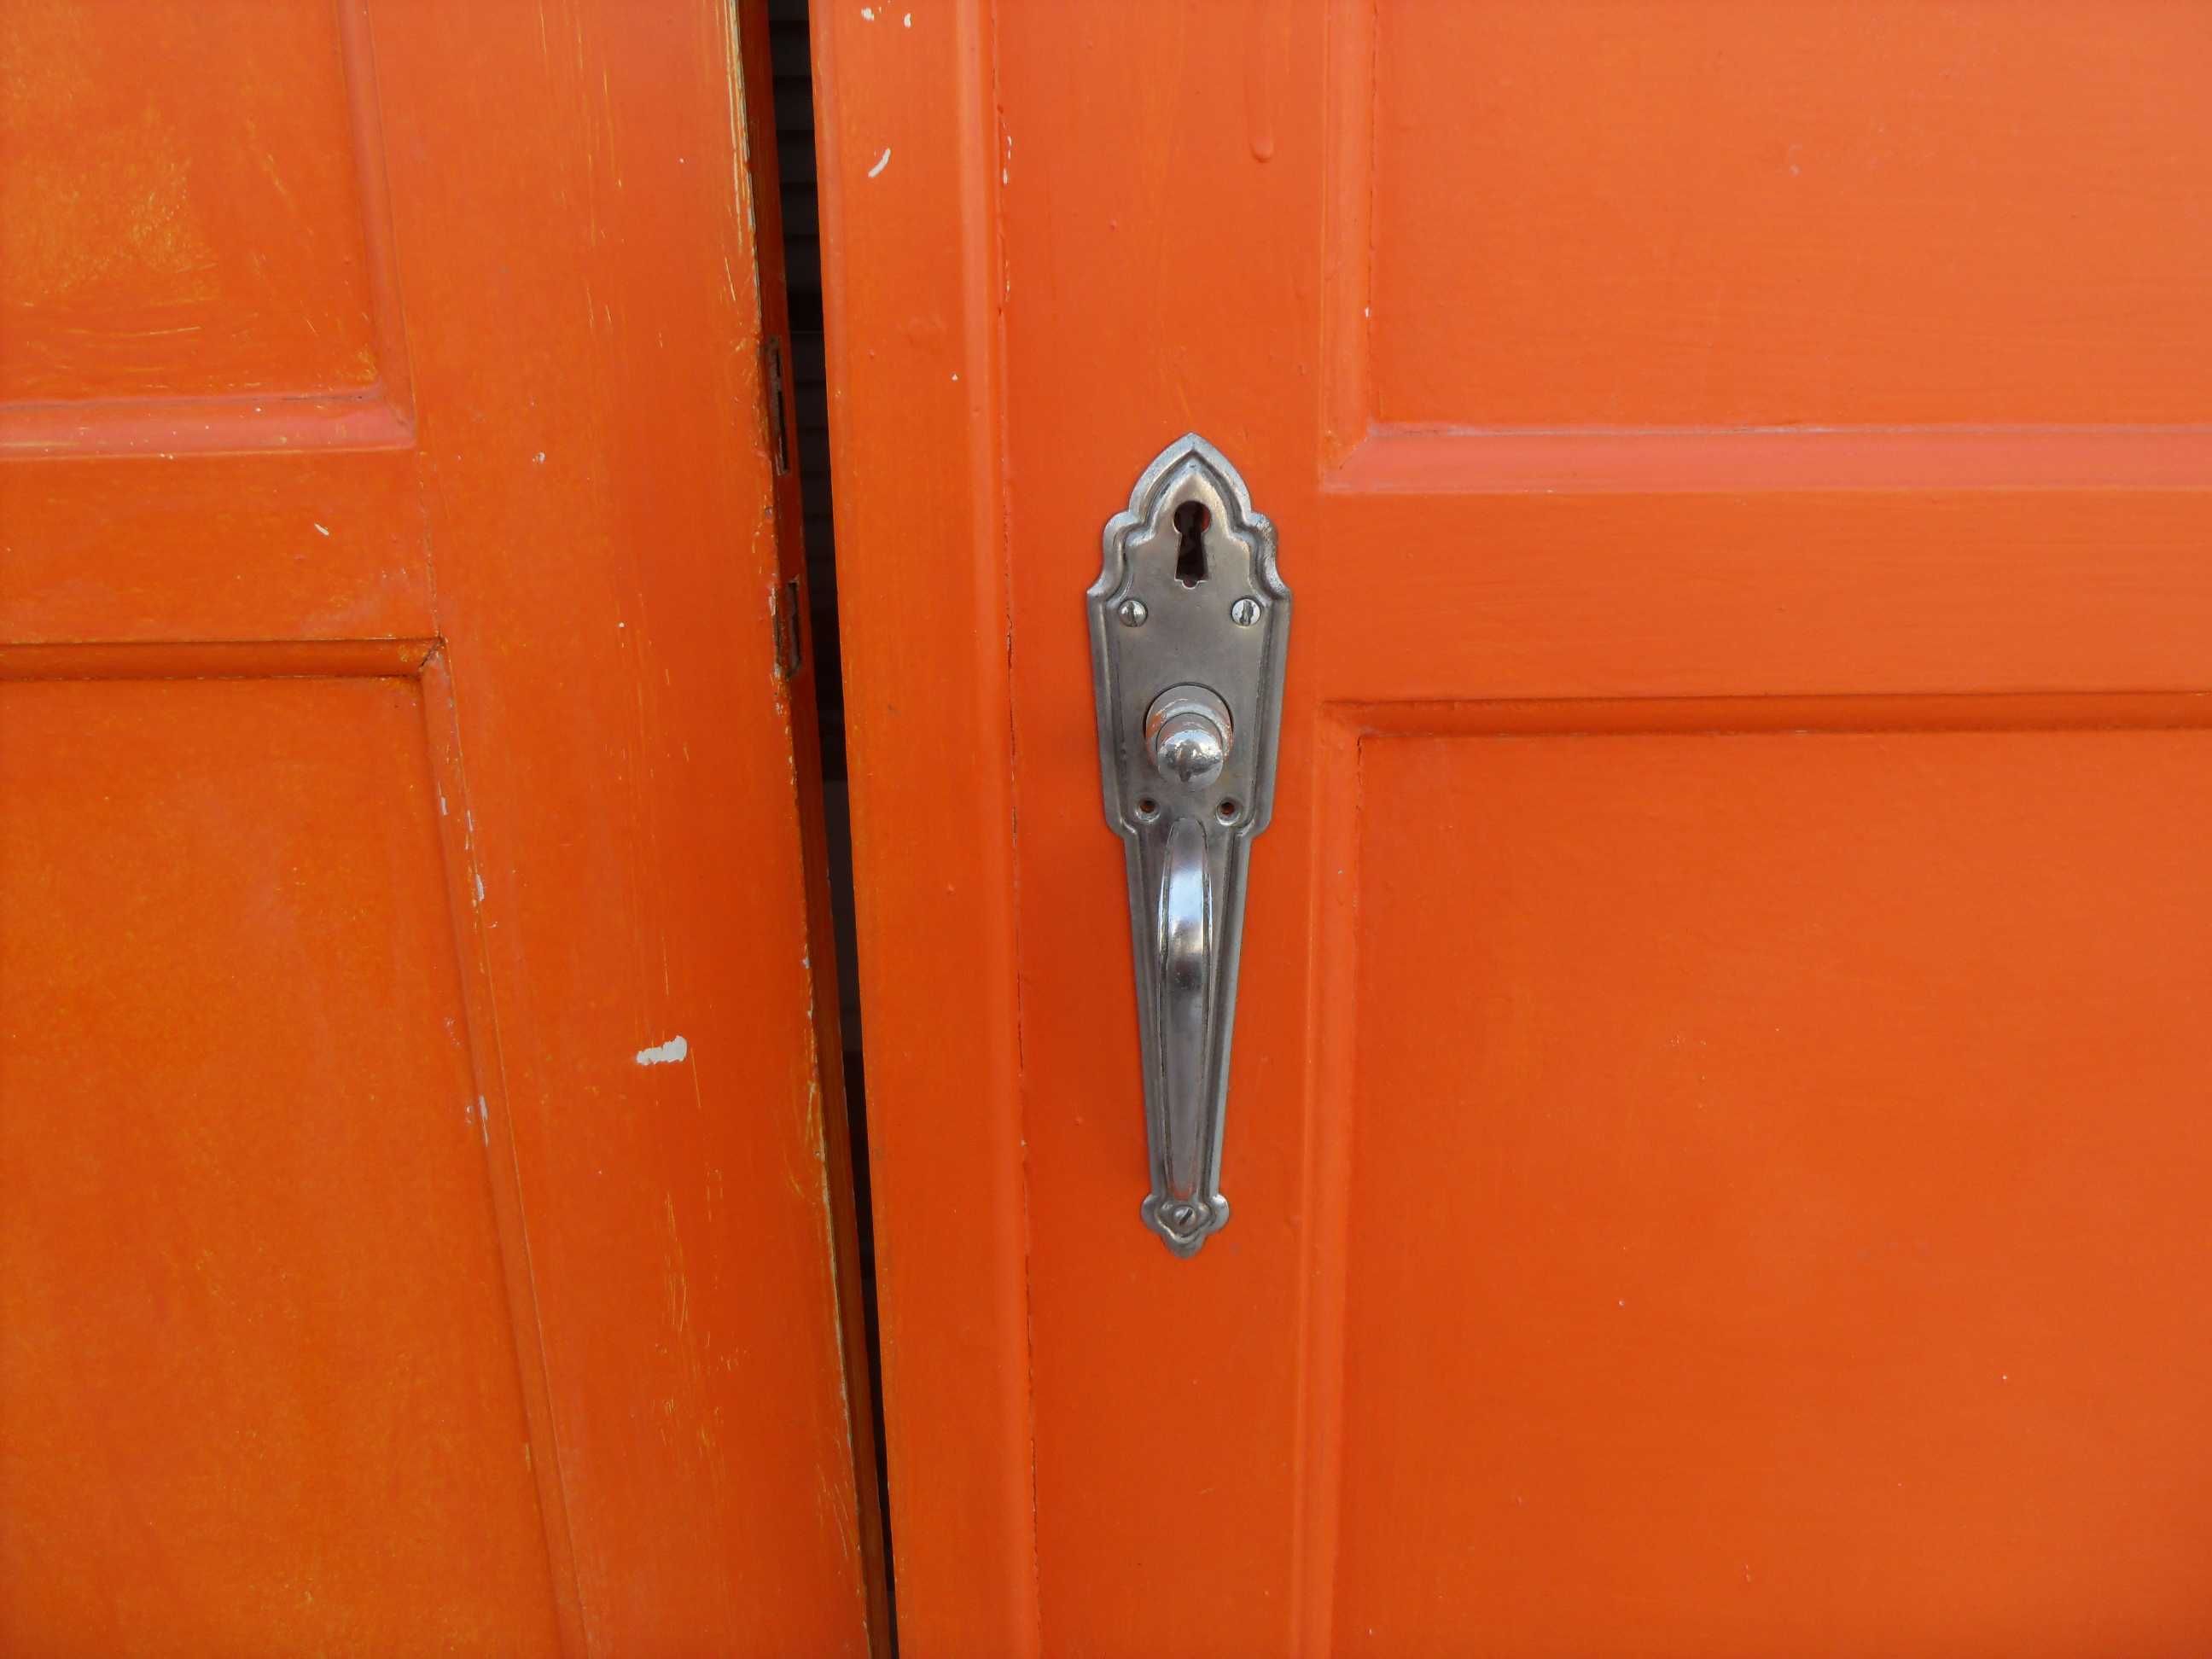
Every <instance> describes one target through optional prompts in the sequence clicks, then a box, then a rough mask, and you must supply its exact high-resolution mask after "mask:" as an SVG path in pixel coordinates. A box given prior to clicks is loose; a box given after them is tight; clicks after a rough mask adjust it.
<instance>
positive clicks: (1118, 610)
mask: <svg viewBox="0 0 2212 1659" xmlns="http://www.w3.org/2000/svg"><path fill="white" fill-rule="evenodd" d="M1114 614H1115V616H1117V617H1120V618H1121V626H1122V627H1124V628H1142V627H1143V626H1144V625H1145V618H1146V617H1149V616H1150V615H1152V612H1151V611H1147V610H1146V609H1145V602H1144V601H1143V600H1142V599H1124V600H1122V601H1121V604H1120V605H1116V606H1115V610H1114Z"/></svg>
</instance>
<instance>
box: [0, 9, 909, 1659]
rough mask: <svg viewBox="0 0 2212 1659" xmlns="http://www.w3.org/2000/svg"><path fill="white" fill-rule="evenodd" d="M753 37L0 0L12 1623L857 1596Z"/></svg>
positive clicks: (207, 1636)
mask: <svg viewBox="0 0 2212 1659" xmlns="http://www.w3.org/2000/svg"><path fill="white" fill-rule="evenodd" d="M759 22H760V19H759V18H758V17H757V16H753V15H750V14H748V16H747V18H746V23H745V32H744V39H743V40H742V41H740V40H739V39H738V25H737V23H736V21H735V20H734V19H733V16H732V13H731V11H730V10H729V9H728V8H726V6H724V5H722V4H720V3H711V0H654V3H631V0H604V3H602V0H550V3H548V4H545V5H543V6H538V5H531V6H524V5H513V4H506V3H488V4H474V3H472V4H468V5H458V6H457V5H444V4H430V3H413V0H342V3H331V0H282V3H279V0H195V3H192V4H174V5H153V4H137V3H132V0H110V3H96V0H94V3H59V0H54V3H48V0H8V3H5V4H0V100H4V101H0V442H4V445H5V447H6V450H7V455H6V458H5V459H4V460H0V641H4V644H0V670H4V671H5V676H6V678H5V680H4V683H0V1646H4V1647H5V1648H6V1649H8V1650H9V1651H11V1652H19V1653H62V1652H82V1653H121V1652H137V1651H161V1652H218V1651H221V1652H240V1653H245V1652H279V1651H311V1650H312V1651H333V1652H335V1651H346V1652H361V1653H408V1652H428V1651H433V1650H438V1651H445V1650H464V1651H484V1652H489V1651H501V1652H505V1651H547V1650H555V1649H562V1650H572V1651H574V1650H592V1651H597V1652H606V1653H625V1654H640V1653H651V1652H673V1651H684V1652H705V1651H722V1652H779V1653H829V1652H859V1651H864V1650H866V1648H867V1645H868V1636H869V1624H870V1618H869V1612H868V1607H867V1592H866V1584H867V1568H868V1563H867V1555H868V1546H867V1545H866V1544H865V1543H864V1542H863V1541H864V1539H865V1538H866V1537H867V1535H868V1533H869V1527H870V1521H869V1517H868V1505H867V1504H866V1502H865V1500H864V1499H863V1498H862V1497H861V1495H860V1494H861V1493H863V1492H867V1491H869V1490H870V1489H871V1487H872V1480H862V1479H857V1478H856V1465H857V1466H859V1467H860V1468H866V1466H867V1464H868V1462H869V1455H868V1451H867V1448H866V1441H865V1438H864V1436H865V1433H866V1421H867V1419H866V1401H865V1399H864V1398H863V1392H864V1391H863V1389H861V1388H860V1387H854V1388H852V1389H848V1386H847V1371H846V1368H845V1362H844V1360H843V1358H842V1337H843V1335H844V1334H845V1329H844V1321H843V1320H842V1319H841V1309H842V1310H843V1311H844V1313H845V1314H846V1315H848V1316H849V1315H851V1314H852V1304H851V1301H850V1299H849V1297H848V1296H847V1294H846V1289H847V1281H846V1277H845V1275H846V1274H847V1273H848V1272H849V1270H850V1267H851V1261H850V1257H849V1251H848V1244H849V1240H848V1239H847V1238H846V1237H843V1235H842V1229H843V1228H844V1226H845V1225H847V1218H845V1217H844V1216H843V1213H842V1208H841V1200H842V1181H843V1171H842V1147H841V1146H840V1143H839V1140H838V1134H839V1125H840V1122H841V1118H842V1106H841V1105H840V1103H839V1100H838V1094H837V1085H836V1070H835V1061H834V1058H833V1059H832V1060H830V1062H829V1069H828V1070H827V1071H825V1070H824V1067H823V1056H824V1055H828V1056H832V1057H834V1056H835V1055H836V1053H837V1046H836V1036H835V1032H834V1030H830V1029H829V1021H831V1020H832V1019H834V1017H835V1016H834V1013H833V1012H831V1011H833V1010H834V1009H835V1007H836V998H835V994H834V989H833V988H832V987H830V984H829V980H828V979H827V978H826V976H825V975H826V969H827V966H828V953H827V950H826V947H825V945H824V943H823V940H824V939H825V938H826V929H824V928H823V927H820V926H819V925H818V913H819V908H820V906H819V902H818V901H819V898H820V885H821V881H820V872H819V871H818V868H817V861H816V848H817V835H818V828H819V826H818V823H817V812H818V802H817V798H816V795H815V793H814V788H813V786H812V785H811V781H810V782H809V783H807V784H805V785H801V784H799V783H798V782H796V781H795V780H796V779H801V778H805V779H811V766H812V761H811V744H812V741H813V738H812V733H811V730H810V728H809V726H808V720H809V718H810V717H809V715H808V713H807V710H808V709H809V708H810V701H809V693H808V690H807V684H806V679H805V670H804V669H803V668H802V669H800V670H799V671H798V673H797V674H796V675H794V674H793V672H792V671H791V657H790V650H789V645H788V643H787V645H786V647H785V651H784V653H783V660H782V664H781V666H779V653H778V648H777V645H776V639H775V626H776V620H777V618H779V617H787V616H788V615H789V614H791V611H790V605H791V601H792V599H793V590H791V589H788V588H787V586H786V584H787V580H790V578H791V577H792V576H794V575H795V574H796V573H797V569H798V566H797V564H796V562H795V550H794V549H793V546H792V544H791V540H790V538H789V536H788V535H787V531H788V530H789V528H790V527H791V526H793V524H794V523H795V520H796V511H795V509H796V503H795V501H794V499H793V479H792V478H791V477H789V476H788V475H787V472H786V470H785V467H784V465H783V463H782V461H781V456H782V455H783V454H784V453H785V451H784V435H782V434H781V432H778V431H776V430H775V428H774V427H773V426H771V425H770V424H769V422H768V419H767V416H766V414H765V410H767V408H768V406H769V405H768V401H767V399H766V398H765V397H764V396H763V384H764V376H763V360H764V354H765V353H772V352H773V351H775V349H777V348H776V341H777V339H778V337H779V335H780V331H781V328H782V320H781V297H780V271H779V270H778V267H777V263H776V261H775V258H774V257H773V253H772V250H773V249H774V248H775V246H776V244H775V236H776V231H775V196H774V191H773V180H774V179H775V168H774V166H773V161H772V149H769V145H770V142H771V137H772V135H771V133H770V132H769V128H768V126H767V125H766V124H765V123H763V122H762V121H760V120H758V119H755V118H753V116H754V113H755V112H757V111H758V110H762V109H764V108H765V107H766V94H765V87H766V78H765V77H766V71H767V66H766V64H765V55H764V52H761V51H759V50H757V48H758V47H759V46H760V43H761V38H762V37H761V31H760V29H759V27H757V26H758V24H759ZM749 133H750V135H751V137H750V138H749V137H748V134H749ZM848 1394H849V1395H850V1396H851V1401H852V1402H853V1404H852V1406H848ZM853 1406H857V1407H859V1414H858V1415H857V1416H856V1415H855V1413H854V1409H853ZM856 1425H857V1426H856Z"/></svg>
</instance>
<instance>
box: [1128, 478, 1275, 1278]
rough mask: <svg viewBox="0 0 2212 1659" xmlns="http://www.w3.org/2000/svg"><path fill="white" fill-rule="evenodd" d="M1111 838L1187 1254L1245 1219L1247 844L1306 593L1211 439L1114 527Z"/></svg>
mask: <svg viewBox="0 0 2212 1659" xmlns="http://www.w3.org/2000/svg"><path fill="white" fill-rule="evenodd" d="M1087 599H1088V602H1089V606H1090V612H1091V670H1092V681H1093V689H1094V690H1095V691H1096V694H1097V704H1098V763H1099V770H1100V774H1101V778H1102V781H1103V787H1104V792H1105V800H1106V819H1107V822H1108V823H1110V824H1111V825H1113V827H1114V829H1115V833H1116V834H1118V835H1119V836H1121V841H1122V845H1123V849H1124V854H1125V859H1126V863H1127V876H1128V889H1129V920H1130V927H1131V932H1132V938H1133V943H1134V947H1135V950H1134V954H1135V958H1136V964H1135V965H1136V979H1137V1029H1138V1036H1139V1048H1140V1051H1141V1054H1142V1059H1143V1065H1144V1088H1145V1126H1146V1144H1147V1146H1148V1148H1149V1151H1150V1155H1151V1163H1152V1189H1151V1191H1150V1192H1149V1193H1147V1194H1146V1197H1145V1200H1144V1203H1143V1206H1141V1209H1140V1212H1139V1213H1140V1214H1141V1215H1142V1216H1143V1218H1144V1221H1145V1225H1146V1226H1148V1227H1150V1228H1151V1229H1152V1231H1154V1232H1156V1233H1158V1235H1159V1236H1160V1237H1161V1239H1162V1240H1163V1241H1164V1243H1166V1245H1167V1247H1168V1249H1170V1250H1172V1251H1174V1252H1175V1253H1176V1255H1182V1256H1188V1255H1195V1254H1196V1253H1197V1251H1198V1249H1199V1247H1200V1246H1201V1245H1202V1244H1204V1243H1206V1238H1207V1237H1209V1236H1210V1235H1211V1234H1213V1233H1216V1232H1218V1231H1220V1230H1221V1228H1222V1227H1223V1226H1224V1225H1226V1224H1227V1222H1228V1220H1229V1200H1227V1199H1225V1198H1224V1197H1223V1196H1222V1195H1221V1141H1222V1128H1223V1123H1224V1118H1225V1111H1226V1109H1227V1104H1228V1094H1229V1048H1230V1036H1231V1030H1232V1027H1233V1024H1234V1022H1235V1018H1236V1012H1237V952H1238V947H1239V945H1240V944H1241V942H1242V938H1243V920H1244V878H1245V868H1246V861H1247V855H1248V853H1249V845H1250V842H1251V838H1252V837H1253V836H1256V835H1257V834H1259V833H1260V831H1261V830H1262V829H1266V828H1267V819H1268V817H1269V816H1270V814H1271V812H1272V811H1273V803H1274V783H1275V744H1276V732H1277V729H1278V727H1279V725H1280V724H1281V719H1282V702H1283V654H1284V647H1285V643H1286V642H1287V641H1288V639H1289V635H1290V623H1291V591H1290V589H1289V588H1287V587H1285V586H1284V585H1283V582H1282V579H1281V578H1280V577H1279V576H1278V575H1277V574H1276V573H1275V532H1274V526H1272V525H1270V524H1269V523H1268V522H1267V520H1266V519H1264V518H1262V517H1261V516H1260V514H1258V513H1255V512H1254V511H1253V510H1252V501H1251V497H1250V495H1249V494H1248V493H1247V492H1246V490H1245V488H1244V481H1243V478H1241V477H1238V476H1237V469H1236V468H1235V467H1233V466H1231V465H1230V464H1229V462H1228V460H1227V459H1225V458H1224V456H1223V455H1222V453H1221V452H1220V451H1218V450H1217V449H1216V448H1214V447H1213V446H1212V445H1211V444H1209V443H1207V442H1206V440H1205V439H1203V438H1200V437H1199V436H1198V435H1195V434H1192V435H1188V436H1186V437H1183V438H1180V439H1177V440H1176V441H1175V442H1174V443H1172V444H1170V445H1169V446H1168V447H1167V448H1165V449H1164V450H1163V451H1161V452H1160V453H1159V455H1158V457H1157V458H1156V459H1154V460H1153V462H1152V465H1150V466H1148V467H1146V469H1145V471H1144V475H1143V476H1142V477H1139V479H1138V480H1137V487H1136V489H1134V490H1133V491H1132V492H1131V493H1130V496H1129V505H1128V508H1127V511H1126V512H1122V513H1116V514H1115V516H1114V517H1113V518H1112V519H1111V520H1108V522H1107V525H1106V534H1105V563H1104V568H1103V569H1102V570H1101V571H1100V573H1099V576H1098V580H1097V581H1096V582H1094V583H1093V584H1091V589H1090V592H1089V594H1088V596H1087Z"/></svg>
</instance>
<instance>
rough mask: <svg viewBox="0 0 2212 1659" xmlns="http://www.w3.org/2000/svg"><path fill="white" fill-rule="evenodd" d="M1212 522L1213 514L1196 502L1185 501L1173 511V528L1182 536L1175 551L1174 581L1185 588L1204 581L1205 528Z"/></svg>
mask: <svg viewBox="0 0 2212 1659" xmlns="http://www.w3.org/2000/svg"><path fill="white" fill-rule="evenodd" d="M1212 522H1213V514H1212V513H1209V512H1207V511H1206V507H1204V505H1203V504H1202V503H1200V502H1198V501H1185V502H1184V503H1183V504H1182V506H1181V507H1177V508H1176V510H1175V527H1176V530H1177V531H1179V532H1181V533H1182V545H1181V546H1180V547H1178V548H1177V549H1176V580H1177V581H1179V582H1181V583H1182V585H1183V586H1185V587H1195V586H1198V585H1199V584H1200V582H1202V581H1204V580H1206V526H1208V525H1210V524H1212Z"/></svg>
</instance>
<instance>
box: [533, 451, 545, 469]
mask: <svg viewBox="0 0 2212 1659" xmlns="http://www.w3.org/2000/svg"><path fill="white" fill-rule="evenodd" d="M530 460H531V464H532V465H533V466H543V465H545V452H544V450H542V449H541V450H539V451H538V453H536V454H535V455H532V457H531V458H530Z"/></svg>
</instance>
